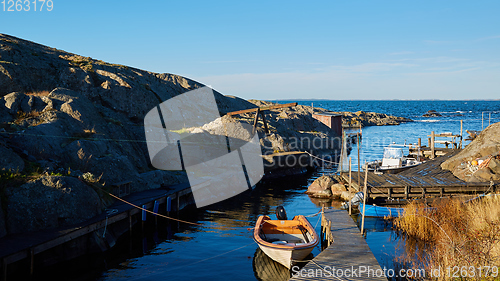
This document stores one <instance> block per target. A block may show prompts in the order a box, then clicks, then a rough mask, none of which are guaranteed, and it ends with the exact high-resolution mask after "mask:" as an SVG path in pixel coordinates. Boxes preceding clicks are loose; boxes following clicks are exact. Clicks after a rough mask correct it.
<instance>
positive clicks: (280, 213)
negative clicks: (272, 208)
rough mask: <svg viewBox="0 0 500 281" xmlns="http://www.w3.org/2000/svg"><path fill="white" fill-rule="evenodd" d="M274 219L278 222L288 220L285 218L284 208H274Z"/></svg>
mask: <svg viewBox="0 0 500 281" xmlns="http://www.w3.org/2000/svg"><path fill="white" fill-rule="evenodd" d="M276 218H277V219H278V220H288V217H287V216H286V211H285V208H283V206H278V207H276Z"/></svg>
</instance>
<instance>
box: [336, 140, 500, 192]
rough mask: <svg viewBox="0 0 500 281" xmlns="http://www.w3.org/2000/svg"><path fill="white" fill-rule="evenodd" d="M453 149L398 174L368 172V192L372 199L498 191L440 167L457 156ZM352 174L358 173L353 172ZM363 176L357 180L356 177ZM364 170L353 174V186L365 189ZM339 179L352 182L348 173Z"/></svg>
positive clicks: (488, 185) (488, 184) (489, 184)
mask: <svg viewBox="0 0 500 281" xmlns="http://www.w3.org/2000/svg"><path fill="white" fill-rule="evenodd" d="M458 152H459V150H454V151H452V152H450V153H448V154H447V155H445V156H441V157H437V158H435V159H433V160H428V161H426V162H424V163H423V164H420V165H418V166H416V167H413V168H408V169H406V170H404V171H402V172H400V173H398V174H382V175H377V174H374V173H373V172H369V173H368V176H367V188H368V189H367V193H368V196H369V197H371V198H379V197H385V198H404V199H410V198H426V197H430V196H440V197H442V196H446V195H454V194H464V193H465V194H477V193H483V192H486V191H495V185H494V184H491V183H485V182H465V181H463V180H460V179H459V178H457V177H455V176H454V175H453V174H452V173H451V172H450V171H448V170H443V169H441V167H440V166H441V163H443V162H444V161H446V160H447V159H448V158H450V157H452V156H454V155H456V154H457V153H458ZM353 174H356V172H354V173H353ZM358 177H359V179H360V181H359V182H358V181H357V179H358ZM364 177H365V174H364V173H360V175H353V179H352V186H353V187H354V188H355V189H357V190H358V191H362V188H361V187H362V185H363V182H364V180H365V179H364ZM340 179H341V180H342V181H344V182H348V181H349V174H347V173H342V174H341V175H340Z"/></svg>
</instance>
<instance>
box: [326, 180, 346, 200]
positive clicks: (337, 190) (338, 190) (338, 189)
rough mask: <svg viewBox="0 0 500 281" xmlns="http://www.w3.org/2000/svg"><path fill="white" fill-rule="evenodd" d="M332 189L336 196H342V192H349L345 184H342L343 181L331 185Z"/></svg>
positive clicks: (333, 194)
mask: <svg viewBox="0 0 500 281" xmlns="http://www.w3.org/2000/svg"><path fill="white" fill-rule="evenodd" d="M330 189H331V191H332V196H333V197H334V198H341V197H342V193H343V192H347V191H346V188H345V186H344V185H343V184H341V183H336V184H333V185H332V186H331V187H330Z"/></svg>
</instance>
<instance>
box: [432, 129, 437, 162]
mask: <svg viewBox="0 0 500 281" xmlns="http://www.w3.org/2000/svg"><path fill="white" fill-rule="evenodd" d="M435 138H436V134H435V133H434V131H432V132H431V159H434V156H435V154H434V153H435V150H436V149H435V147H434V145H435Z"/></svg>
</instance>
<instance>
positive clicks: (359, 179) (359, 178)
mask: <svg viewBox="0 0 500 281" xmlns="http://www.w3.org/2000/svg"><path fill="white" fill-rule="evenodd" d="M356 137H357V140H356V141H357V142H358V186H361V176H360V174H359V173H360V169H361V168H360V167H361V162H360V161H361V160H360V159H359V146H360V145H361V144H360V143H359V138H360V136H359V133H357V134H356Z"/></svg>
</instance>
